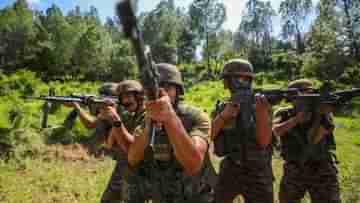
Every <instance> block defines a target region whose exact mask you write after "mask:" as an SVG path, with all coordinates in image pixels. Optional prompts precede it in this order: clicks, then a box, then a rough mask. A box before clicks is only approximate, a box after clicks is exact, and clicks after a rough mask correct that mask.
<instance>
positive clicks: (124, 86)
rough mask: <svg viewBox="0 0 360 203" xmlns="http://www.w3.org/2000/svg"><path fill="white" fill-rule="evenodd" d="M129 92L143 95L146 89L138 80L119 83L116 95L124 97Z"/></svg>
mask: <svg viewBox="0 0 360 203" xmlns="http://www.w3.org/2000/svg"><path fill="white" fill-rule="evenodd" d="M128 92H136V93H143V92H144V88H143V86H142V85H141V84H140V83H139V82H138V81H136V80H124V81H122V82H120V83H119V85H118V87H117V89H116V93H117V94H118V95H122V94H124V93H128Z"/></svg>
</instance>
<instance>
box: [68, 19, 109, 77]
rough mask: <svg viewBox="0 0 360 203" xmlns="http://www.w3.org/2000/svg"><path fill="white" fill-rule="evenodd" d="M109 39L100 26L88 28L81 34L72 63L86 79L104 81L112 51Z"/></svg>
mask: <svg viewBox="0 0 360 203" xmlns="http://www.w3.org/2000/svg"><path fill="white" fill-rule="evenodd" d="M112 46H113V44H112V40H111V37H110V35H109V33H108V32H106V30H105V29H104V28H102V27H100V26H96V25H93V26H90V27H89V28H88V29H87V31H86V33H85V34H83V35H82V36H81V38H80V40H79V43H78V44H77V46H76V49H75V52H74V55H73V57H74V59H73V60H74V63H75V65H76V66H77V67H78V68H79V71H80V73H81V74H83V75H85V76H86V78H87V79H104V78H105V76H106V75H108V74H109V72H110V66H109V64H110V59H111V54H112V49H113V47H112Z"/></svg>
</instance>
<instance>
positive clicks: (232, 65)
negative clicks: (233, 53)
mask: <svg viewBox="0 0 360 203" xmlns="http://www.w3.org/2000/svg"><path fill="white" fill-rule="evenodd" d="M235 75H242V76H248V77H250V78H251V79H252V78H254V68H253V65H252V64H251V63H250V62H249V61H247V60H244V59H232V60H230V61H228V62H227V63H226V64H225V65H224V67H223V69H222V71H221V74H220V77H221V78H222V79H224V78H225V77H230V76H235Z"/></svg>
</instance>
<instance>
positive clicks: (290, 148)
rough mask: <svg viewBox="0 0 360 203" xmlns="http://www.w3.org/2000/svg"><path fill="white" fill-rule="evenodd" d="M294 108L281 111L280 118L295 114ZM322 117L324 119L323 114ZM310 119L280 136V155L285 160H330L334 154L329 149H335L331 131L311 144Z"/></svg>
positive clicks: (284, 119) (286, 118) (301, 162)
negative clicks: (317, 141)
mask: <svg viewBox="0 0 360 203" xmlns="http://www.w3.org/2000/svg"><path fill="white" fill-rule="evenodd" d="M296 112H297V111H296V110H295V109H294V108H288V109H285V110H283V111H282V113H281V115H280V116H281V120H283V121H286V120H288V119H290V118H291V117H293V116H295V115H296ZM322 119H325V118H324V116H323V118H322ZM312 120H313V119H310V121H309V122H307V123H304V124H302V125H297V126H295V127H294V128H293V129H291V130H290V131H289V132H288V133H287V134H286V135H284V136H281V155H282V157H283V158H284V160H286V161H294V162H298V163H300V164H304V163H305V162H307V161H310V162H313V161H321V160H332V158H333V157H335V155H334V154H333V153H332V152H331V150H334V149H335V146H336V145H335V139H334V135H333V133H331V134H329V135H325V136H324V137H323V139H322V140H321V141H320V142H319V143H317V144H311V143H310V141H309V138H308V136H309V135H308V132H309V129H310V128H311V126H312Z"/></svg>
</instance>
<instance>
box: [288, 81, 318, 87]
mask: <svg viewBox="0 0 360 203" xmlns="http://www.w3.org/2000/svg"><path fill="white" fill-rule="evenodd" d="M304 86H305V87H307V88H313V83H312V82H311V81H310V80H308V79H298V80H294V81H292V82H290V83H289V85H288V89H293V88H296V89H302V88H304Z"/></svg>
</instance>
